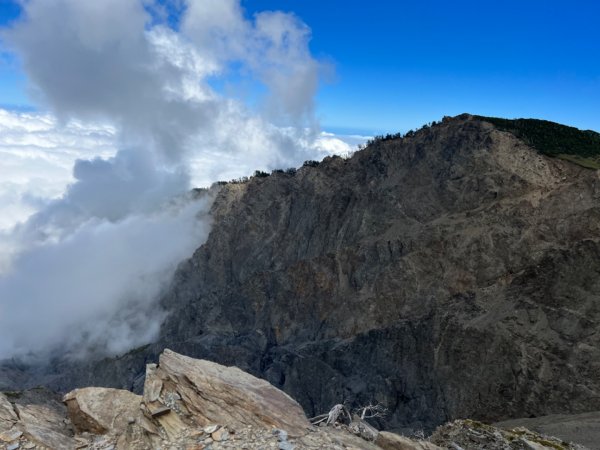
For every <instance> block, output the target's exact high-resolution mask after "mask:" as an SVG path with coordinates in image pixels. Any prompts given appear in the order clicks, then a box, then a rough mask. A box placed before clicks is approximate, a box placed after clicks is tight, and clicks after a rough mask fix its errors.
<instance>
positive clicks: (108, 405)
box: [63, 387, 142, 434]
mask: <svg viewBox="0 0 600 450" xmlns="http://www.w3.org/2000/svg"><path fill="white" fill-rule="evenodd" d="M63 401H64V402H65V404H66V405H67V410H68V413H69V419H71V422H72V423H73V426H74V427H75V429H76V430H77V431H78V432H79V433H82V432H86V431H87V432H89V433H94V434H104V433H106V432H107V431H109V430H111V431H113V432H117V433H119V432H123V431H124V430H126V429H127V426H128V424H129V422H130V421H131V418H135V417H136V416H137V415H138V414H139V411H140V404H141V402H142V397H141V396H139V395H136V394H133V393H132V392H129V391H124V390H121V389H109V388H93V387H92V388H84V389H75V390H74V391H71V392H69V393H68V394H67V395H65V397H64V399H63Z"/></svg>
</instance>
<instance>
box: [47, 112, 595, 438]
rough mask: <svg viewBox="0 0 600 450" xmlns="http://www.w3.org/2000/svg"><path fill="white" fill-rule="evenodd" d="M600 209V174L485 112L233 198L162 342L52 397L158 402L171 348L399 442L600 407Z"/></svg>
mask: <svg viewBox="0 0 600 450" xmlns="http://www.w3.org/2000/svg"><path fill="white" fill-rule="evenodd" d="M599 206H600V180H599V178H598V174H597V172H596V171H591V170H587V169H583V168H581V167H579V166H576V165H573V164H570V163H568V162H566V161H562V160H558V159H552V158H548V157H546V156H543V155H540V154H539V153H538V152H536V151H535V150H534V149H531V148H530V147H528V146H526V145H525V144H524V143H523V142H521V141H520V140H518V139H517V138H516V137H515V136H513V135H512V134H510V133H507V132H503V131H499V130H497V129H496V128H494V126H493V125H492V124H490V123H487V122H485V121H483V120H481V119H478V118H475V117H473V116H468V115H463V116H459V117H457V118H453V119H447V120H444V121H443V122H442V123H441V124H437V125H435V126H433V127H430V128H427V129H423V130H420V131H419V132H417V133H415V134H414V135H412V136H410V137H405V138H402V139H392V140H382V141H378V142H375V143H373V144H372V145H370V146H369V147H368V148H367V149H365V150H363V151H360V152H357V153H356V154H355V155H354V156H353V157H352V158H350V159H342V158H337V157H336V158H326V159H325V160H324V161H323V162H322V163H321V164H320V165H319V166H318V167H303V168H301V169H299V170H298V172H297V173H296V174H295V175H289V174H285V173H278V174H274V175H272V176H270V177H266V178H253V179H252V180H251V181H250V182H248V183H244V184H228V185H225V186H223V187H222V188H221V190H220V192H219V194H218V197H217V200H216V201H215V204H214V207H213V215H214V226H213V230H212V232H211V234H210V237H209V239H208V241H207V242H206V244H205V245H203V246H202V247H201V248H199V249H198V250H197V251H196V252H195V254H194V256H193V257H192V258H191V259H190V260H188V261H186V262H185V263H183V264H182V265H181V267H180V269H179V270H178V272H177V274H176V277H175V280H174V282H173V285H172V287H171V289H170V290H169V292H168V293H167V295H165V297H164V299H163V305H164V306H165V307H166V308H167V309H168V310H169V311H171V313H170V315H169V317H168V318H167V320H166V321H165V323H164V325H163V327H162V331H161V337H160V339H159V341H158V342H157V343H156V344H153V345H151V346H148V347H146V348H143V349H139V350H137V351H136V352H132V353H130V354H128V355H125V356H124V357H122V358H119V359H116V360H113V361H112V362H110V363H108V364H107V363H106V362H104V363H103V364H102V365H97V366H96V368H95V369H93V370H88V369H89V368H86V370H83V369H82V370H80V371H75V372H73V371H72V372H70V373H69V375H68V376H66V377H65V376H64V375H63V376H60V377H58V378H55V379H52V380H50V381H49V383H50V384H52V385H53V386H55V387H59V388H63V389H64V388H66V387H69V388H70V387H72V386H73V385H75V384H78V385H85V384H92V383H101V384H104V385H111V386H118V387H127V388H131V387H133V388H136V389H138V390H139V389H140V388H141V386H142V383H143V378H142V374H143V365H144V363H145V362H146V361H148V360H151V359H153V358H155V357H156V355H157V354H158V353H159V352H160V351H161V349H162V348H164V347H165V346H169V347H171V348H173V349H174V350H176V351H179V352H182V353H185V354H188V355H191V356H194V357H201V358H206V359H211V360H214V361H217V362H219V363H224V364H232V365H233V364H234V365H237V366H239V367H241V368H242V369H244V370H248V371H250V372H251V373H254V374H257V375H259V376H261V377H264V378H266V379H267V380H269V381H270V382H271V383H273V384H275V385H276V386H279V387H281V388H283V389H284V390H285V391H286V392H288V393H289V394H290V395H291V396H292V397H293V398H295V399H296V400H298V401H299V402H300V404H301V405H302V406H303V407H304V409H305V410H306V411H307V413H308V415H309V416H310V415H312V414H317V413H322V412H324V411H327V410H329V408H330V407H331V406H332V405H333V404H336V403H340V402H342V401H346V402H348V403H349V404H366V403H369V402H371V401H378V402H382V403H384V404H386V406H387V407H388V408H389V410H390V411H391V414H390V415H389V416H388V417H387V421H386V423H384V424H383V423H382V424H381V425H383V426H385V427H387V428H395V429H407V428H421V427H424V428H431V427H433V426H435V425H437V424H440V423H442V422H445V421H447V420H450V419H454V418H458V417H473V418H476V419H479V420H485V421H496V420H502V419H506V418H510V417H528V416H537V415H543V414H551V413H569V412H582V411H587V410H598V409H600V334H599V333H600V331H599V330H600V327H599V325H600V310H599V307H600V276H599V274H600V245H599V243H598V239H599V238H600V220H599V219H600V208H599ZM63 368H64V367H60V366H59V367H58V369H57V371H58V372H60V371H61V370H63ZM84 374H85V375H84Z"/></svg>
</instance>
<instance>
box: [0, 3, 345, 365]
mask: <svg viewBox="0 0 600 450" xmlns="http://www.w3.org/2000/svg"><path fill="white" fill-rule="evenodd" d="M182 5H183V4H182ZM22 8H23V13H22V15H21V17H19V18H18V19H17V20H16V21H15V22H14V23H13V24H11V25H10V26H9V27H7V28H5V29H3V30H2V40H3V44H4V45H5V46H7V47H8V49H9V50H11V51H13V52H14V53H15V54H16V55H17V56H18V57H19V60H20V63H21V65H22V67H23V69H24V71H25V72H26V74H27V78H28V83H29V88H30V91H31V93H32V96H33V97H34V98H35V99H36V100H37V102H38V104H39V105H40V107H41V108H44V109H47V110H48V111H49V113H48V114H49V116H47V117H45V118H44V117H41V116H40V114H39V113H32V114H16V113H13V114H11V113H8V112H5V113H4V114H3V116H2V118H3V124H4V127H5V128H6V132H10V133H12V136H13V137H12V138H11V137H9V138H7V139H6V141H5V142H3V145H2V148H3V150H4V153H5V154H6V155H8V157H9V158H10V157H13V160H10V159H9V160H8V161H19V160H21V159H22V155H23V151H22V150H23V148H27V149H28V151H29V152H30V154H32V156H31V157H32V159H34V158H38V157H39V156H41V155H42V153H41V152H38V151H37V148H36V145H39V146H41V147H42V149H46V148H48V147H49V148H52V147H53V146H56V147H60V146H61V145H67V146H68V145H70V146H73V144H72V140H73V139H75V141H76V142H78V141H77V140H78V139H83V138H86V134H85V131H83V132H82V131H81V130H86V127H88V129H89V128H91V126H90V125H86V124H94V123H97V124H100V125H98V126H97V129H98V130H99V132H100V133H102V132H104V133H105V134H104V135H102V140H103V141H102V142H103V144H102V145H103V146H104V147H103V148H102V149H101V150H102V151H99V153H98V154H97V155H93V154H92V155H90V154H89V153H88V154H84V155H82V154H81V153H76V155H81V156H76V157H75V158H72V159H69V158H66V159H65V162H63V163H62V164H63V165H66V164H71V163H72V161H73V160H75V161H74V165H73V168H72V174H71V176H70V177H69V179H67V180H66V181H63V183H64V184H66V183H68V185H67V186H66V188H62V189H64V191H63V192H61V187H60V184H59V185H58V186H53V187H52V194H50V193H48V194H47V196H46V197H44V192H43V191H42V192H40V190H39V189H38V190H37V193H36V194H35V195H37V196H39V197H34V196H33V195H32V194H29V193H30V192H34V191H32V190H31V189H30V188H29V187H27V186H25V187H19V186H23V184H22V183H21V180H22V176H21V178H19V177H18V176H17V175H16V174H15V175H14V179H12V180H11V179H10V178H9V179H5V180H4V181H3V184H2V187H3V188H5V189H7V191H8V192H9V193H10V195H12V196H13V203H12V208H13V211H16V212H17V213H20V211H19V208H18V207H19V203H18V201H17V200H15V199H14V197H17V196H19V195H20V196H24V197H25V198H29V201H28V203H27V208H26V209H25V211H23V212H22V213H20V216H19V217H20V218H19V219H18V220H19V223H17V224H16V225H14V222H13V223H11V222H10V221H7V225H5V227H4V229H3V230H2V231H0V250H2V252H1V253H2V257H1V258H0V270H2V272H1V273H0V299H1V301H2V303H1V304H0V308H1V309H2V314H1V315H0V341H1V342H2V344H1V345H0V358H7V357H13V356H19V357H47V356H48V354H49V353H51V352H52V351H53V350H56V349H60V351H61V353H65V352H66V354H69V355H72V356H73V357H82V356H85V355H87V354H88V353H89V352H92V353H93V354H96V355H102V354H115V353H119V352H122V351H125V350H127V349H129V348H132V347H135V346H137V345H141V344H142V343H145V342H148V341H150V340H151V339H152V338H154V337H156V333H157V330H158V327H159V325H160V323H161V321H162V319H163V318H164V315H165V312H164V311H163V310H162V309H161V308H160V307H159V306H158V304H157V300H158V297H159V295H160V293H161V292H162V290H163V289H164V288H165V286H166V285H168V283H169V281H170V278H171V276H172V274H173V272H174V270H175V268H176V266H177V264H178V263H179V262H180V261H181V260H183V259H185V258H187V257H189V256H191V253H192V252H193V250H194V249H195V248H196V247H198V246H199V245H200V244H201V243H202V242H203V241H204V239H205V238H206V236H207V233H208V231H209V229H210V220H209V219H208V218H207V212H208V210H209V208H210V204H211V200H212V197H211V196H210V195H208V196H204V197H202V198H201V199H199V198H198V197H197V196H194V195H190V194H189V191H190V189H191V187H192V183H191V181H192V180H193V181H194V182H195V183H198V182H200V183H203V184H205V185H206V184H210V183H211V182H213V181H217V180H218V179H220V177H222V176H225V177H238V176H242V175H248V174H249V173H251V172H250V170H255V169H263V170H269V169H271V168H275V167H288V166H295V165H298V164H300V163H301V162H302V161H304V160H306V159H313V158H319V157H322V155H323V154H328V153H329V152H330V151H341V150H348V149H349V147H348V146H347V144H345V143H343V142H342V141H340V140H338V139H335V138H330V137H327V136H325V135H323V134H321V133H320V131H319V128H318V123H317V120H316V119H315V117H314V105H313V101H314V96H315V92H316V89H317V87H318V83H319V78H320V71H321V65H322V64H321V62H319V61H318V60H317V59H315V58H314V57H313V56H312V55H311V53H310V50H309V48H308V42H309V39H310V29H309V28H308V27H307V26H306V25H305V24H304V23H302V22H301V21H300V20H299V19H298V18H296V17H295V16H293V15H291V14H285V13H280V12H264V13H259V14H256V15H255V16H254V17H252V18H247V17H246V16H245V13H244V11H243V9H242V8H241V6H240V4H239V2H238V1H237V0H227V1H207V2H190V3H189V4H186V5H185V8H184V9H182V11H181V12H180V14H181V15H180V23H179V24H178V26H177V27H174V26H171V25H170V24H169V16H168V12H167V11H166V10H165V5H164V4H162V3H161V2H147V1H141V0H125V1H123V0H108V1H105V2H81V1H78V0H60V1H59V2H48V1H45V0H33V1H29V2H24V3H23V4H22ZM232 70H238V71H239V72H240V73H239V78H240V81H239V83H240V84H243V83H245V82H253V83H258V84H260V85H261V86H262V87H263V90H264V95H263V96H262V98H260V100H259V104H258V106H251V105H249V104H248V103H247V102H245V101H244V99H243V98H241V97H236V96H235V95H234V96H226V95H224V94H223V93H222V92H219V91H218V90H216V89H215V88H214V85H215V84H217V83H216V82H217V81H218V80H219V79H220V77H224V76H226V75H227V76H229V75H230V72H231V71H232ZM289 86H293V87H294V89H288V88H289ZM36 120H37V124H36V122H35V121H36ZM11 121H12V123H11ZM40 122H42V125H41V126H40ZM19 127H22V128H19ZM20 129H22V130H24V131H23V132H21V131H19V130H20ZM36 132H37V133H39V134H37V135H36ZM25 133H26V134H25ZM43 133H46V135H44V134H43ZM52 133H58V134H60V133H64V134H63V136H65V138H64V139H62V140H60V139H56V141H58V142H57V143H56V144H55V143H54V142H53V136H54V135H53V134H52ZM15 136H16V138H15ZM87 136H89V135H87ZM46 142H48V144H46ZM89 144H90V142H89V141H88V142H87V143H86V144H82V146H85V145H87V146H88V148H89ZM75 147H76V148H75V151H77V145H75ZM107 147H108V148H107ZM92 148H94V147H93V146H92ZM98 149H99V150H100V146H99V145H98ZM44 152H47V150H44ZM47 154H48V153H44V155H47ZM55 154H56V155H57V157H60V148H58V150H57V151H56V152H55ZM15 155H17V156H15ZM76 158H79V159H76ZM46 166H47V165H46ZM17 167H18V166H17ZM61 170H63V171H64V169H61ZM62 176H63V179H64V175H62ZM40 182H42V183H43V180H40ZM20 183H21V184H20ZM32 184H33V183H32ZM57 192H58V193H59V195H57ZM4 196H8V194H6V195H4ZM4 196H3V197H4ZM27 196H29V197H27ZM13 225H14V226H13Z"/></svg>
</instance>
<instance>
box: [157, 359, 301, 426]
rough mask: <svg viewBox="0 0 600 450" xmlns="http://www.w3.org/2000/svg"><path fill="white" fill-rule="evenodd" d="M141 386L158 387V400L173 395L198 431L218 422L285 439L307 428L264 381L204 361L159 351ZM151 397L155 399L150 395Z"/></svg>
mask: <svg viewBox="0 0 600 450" xmlns="http://www.w3.org/2000/svg"><path fill="white" fill-rule="evenodd" d="M146 377H147V380H146V384H147V385H151V386H153V387H155V386H158V385H159V383H158V382H157V379H159V380H160V381H161V382H162V393H161V395H162V397H161V398H162V399H163V401H166V400H165V398H168V397H169V395H171V397H173V393H177V397H179V398H180V400H178V401H177V402H178V403H179V402H180V403H181V404H182V407H183V409H185V410H187V411H188V412H189V413H191V414H192V415H193V416H194V418H195V420H196V421H197V422H198V423H199V424H200V425H202V426H205V425H208V424H213V423H219V424H222V425H225V426H227V427H228V428H230V429H233V430H235V429H236V428H242V427H245V426H253V427H264V428H279V429H283V430H286V431H287V432H288V433H289V435H290V436H302V435H304V434H306V433H307V430H308V429H309V428H310V423H309V422H308V420H307V419H306V416H305V415H304V411H303V410H302V408H301V407H300V405H299V404H298V403H297V402H296V401H295V400H293V399H292V398H291V397H290V396H288V395H287V394H285V393H284V392H282V391H280V390H279V389H277V388H275V387H274V386H272V385H271V384H270V383H268V382H267V381H264V380H261V379H259V378H256V377H254V376H252V375H250V374H247V373H245V372H243V371H242V370H240V369H238V368H237V367H225V366H222V365H219V364H215V363H212V362H210V361H204V360H197V359H192V358H188V357H186V356H183V355H179V354H177V353H175V352H173V351H171V350H165V351H164V352H163V353H162V354H161V356H160V362H159V366H158V368H156V369H154V368H152V370H151V371H148V372H147V374H146ZM152 396H153V397H156V393H155V390H154V392H153V395H152Z"/></svg>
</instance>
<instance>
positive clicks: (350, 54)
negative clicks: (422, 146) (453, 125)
mask: <svg viewBox="0 0 600 450" xmlns="http://www.w3.org/2000/svg"><path fill="white" fill-rule="evenodd" d="M243 5H244V7H245V8H246V10H247V12H248V14H249V15H252V14H253V13H254V12H257V11H262V10H275V9H281V10H284V11H292V12H294V13H295V14H296V15H297V16H299V17H300V18H301V19H302V20H303V21H304V22H305V23H306V24H308V26H309V27H310V28H311V29H312V35H313V38H312V41H311V49H312V51H313V53H314V54H315V55H316V56H317V57H319V58H321V59H323V60H325V61H329V62H331V63H333V65H334V66H335V75H334V76H333V77H330V79H329V80H328V81H327V82H326V83H324V84H323V86H322V88H321V89H320V92H319V95H318V98H317V105H318V106H317V115H318V117H319V118H320V120H321V123H322V124H323V127H324V128H325V129H328V130H331V131H335V132H356V133H368V134H371V133H379V132H388V131H406V130H407V129H410V128H414V127H418V126H420V125H421V124H423V123H425V122H429V121H432V120H437V119H439V118H441V117H442V116H444V115H455V114H459V113H462V112H471V113H476V114H484V115H494V116H502V117H536V118H543V119H548V120H553V121H557V122H562V123H566V124H570V125H574V126H577V127H580V128H589V129H595V130H600V26H599V25H598V20H599V19H600V2H597V1H594V0H588V1H583V0H571V1H569V2H566V1H552V0H546V1H542V0H521V1H515V0H504V1H502V2H482V1H473V0H455V1H451V2H450V1H433V0H430V1H424V0H423V1H418V2H417V1H398V0H396V1H391V0H385V1H384V0H372V1H370V2H364V1H356V0H344V1H338V0H329V1H323V0H320V1H317V0H278V1H275V0H244V1H243ZM18 12H19V11H18V7H16V5H15V4H14V3H12V2H11V0H2V1H0V23H7V22H8V21H10V20H11V19H14V18H15V17H16V16H17V15H18ZM0 105H5V106H6V105H10V106H28V105H30V102H29V100H28V98H27V95H26V91H25V82H24V76H23V74H22V73H21V72H20V71H19V69H18V67H17V66H16V64H15V62H14V61H13V60H12V59H11V58H10V56H8V55H6V54H5V55H4V56H3V58H2V64H1V65H0Z"/></svg>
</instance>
